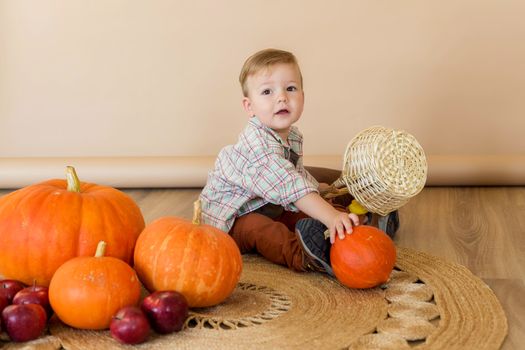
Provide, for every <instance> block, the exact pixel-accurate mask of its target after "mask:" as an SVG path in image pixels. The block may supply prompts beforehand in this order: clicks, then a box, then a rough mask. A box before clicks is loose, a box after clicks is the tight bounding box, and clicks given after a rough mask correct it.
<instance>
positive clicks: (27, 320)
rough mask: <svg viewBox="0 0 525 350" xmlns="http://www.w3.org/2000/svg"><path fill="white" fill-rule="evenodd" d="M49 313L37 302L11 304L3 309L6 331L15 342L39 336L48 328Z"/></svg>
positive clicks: (3, 321)
mask: <svg viewBox="0 0 525 350" xmlns="http://www.w3.org/2000/svg"><path fill="white" fill-rule="evenodd" d="M46 321H47V315H46V311H45V310H44V308H43V307H42V306H40V305H37V304H24V305H9V306H8V307H6V308H5V309H4V311H2V323H3V326H4V328H5V331H6V332H7V334H8V335H9V337H10V338H11V340H13V341H15V342H24V341H29V340H33V339H36V338H38V337H39V336H40V335H41V334H42V332H44V329H45V328H46Z"/></svg>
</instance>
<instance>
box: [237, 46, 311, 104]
mask: <svg viewBox="0 0 525 350" xmlns="http://www.w3.org/2000/svg"><path fill="white" fill-rule="evenodd" d="M277 63H291V64H294V65H296V66H297V68H298V69H299V64H298V63H297V59H296V58H295V56H294V54H293V53H291V52H288V51H283V50H277V49H264V50H261V51H258V52H256V53H254V54H253V55H251V56H250V57H248V59H247V60H246V61H245V62H244V65H243V66H242V69H241V74H240V75H239V82H240V83H241V87H242V93H243V95H244V96H245V97H248V87H247V86H246V79H247V78H248V77H249V76H250V75H252V74H255V73H257V72H259V71H260V70H261V69H267V68H268V67H270V66H272V65H274V64H277ZM299 74H300V75H301V86H303V76H302V74H301V70H300V69H299Z"/></svg>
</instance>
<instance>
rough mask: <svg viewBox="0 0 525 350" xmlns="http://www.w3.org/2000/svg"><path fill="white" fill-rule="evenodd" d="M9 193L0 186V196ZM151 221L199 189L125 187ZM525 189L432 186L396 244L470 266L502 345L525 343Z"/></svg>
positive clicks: (188, 205)
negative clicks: (500, 328)
mask: <svg viewBox="0 0 525 350" xmlns="http://www.w3.org/2000/svg"><path fill="white" fill-rule="evenodd" d="M7 192H9V191H6V190H0V195H2V194H5V193H7ZM124 192H126V193H128V194H129V195H130V196H131V197H133V198H134V199H135V200H136V201H137V203H138V204H139V206H140V208H141V210H142V212H143V214H144V217H145V220H146V222H147V223H149V222H151V221H153V220H155V219H156V218H159V217H161V216H165V215H175V216H179V217H185V218H188V219H190V218H191V216H192V211H193V201H194V200H195V199H196V198H197V197H198V194H199V192H200V189H125V190H124ZM524 214H525V187H429V188H425V189H424V190H423V191H422V192H421V193H420V194H419V195H418V196H417V197H415V198H413V199H412V200H411V201H410V202H409V203H408V204H407V205H405V206H404V207H403V208H402V209H401V210H400V218H401V228H400V230H399V232H398V234H397V236H396V239H395V241H396V244H398V245H400V246H403V247H410V248H414V249H417V250H420V251H423V252H426V253H429V254H433V255H435V256H439V257H441V258H443V259H445V260H447V261H451V262H456V263H460V264H462V265H465V266H466V267H468V268H469V269H470V270H471V271H472V272H473V273H474V274H475V275H477V276H478V277H480V278H481V279H483V280H484V281H485V283H487V284H488V285H489V286H490V287H491V288H492V290H493V291H494V293H495V294H496V296H497V297H498V299H499V300H500V302H501V304H502V306H503V308H504V310H505V312H506V315H507V318H508V322H509V334H508V336H507V338H506V340H505V342H504V344H503V347H502V349H505V350H510V349H516V350H517V349H523V347H524V345H523V344H525V297H524V296H525V215H524Z"/></svg>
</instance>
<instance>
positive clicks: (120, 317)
mask: <svg viewBox="0 0 525 350" xmlns="http://www.w3.org/2000/svg"><path fill="white" fill-rule="evenodd" d="M109 330H110V332H111V336H112V337H113V338H115V339H116V340H118V341H119V342H121V343H123V344H138V343H142V342H144V341H145V340H146V339H147V338H148V336H149V332H150V326H149V322H148V319H147V318H146V315H144V312H142V310H141V309H139V308H138V307H136V306H125V307H123V308H122V309H120V310H119V311H117V313H116V314H115V316H113V317H112V318H111V323H110V325H109Z"/></svg>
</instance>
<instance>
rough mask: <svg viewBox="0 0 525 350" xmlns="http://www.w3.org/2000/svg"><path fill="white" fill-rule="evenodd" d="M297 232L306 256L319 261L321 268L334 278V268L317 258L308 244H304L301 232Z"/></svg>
mask: <svg viewBox="0 0 525 350" xmlns="http://www.w3.org/2000/svg"><path fill="white" fill-rule="evenodd" d="M296 231H297V237H298V238H299V240H300V241H301V245H302V247H303V248H304V250H305V252H306V254H308V256H309V257H311V258H313V259H314V260H315V261H317V262H318V263H320V264H321V266H322V267H323V268H324V269H325V272H326V273H327V274H329V275H330V276H334V271H333V270H332V267H331V266H330V265H328V264H327V263H326V262H324V261H323V260H322V259H319V258H318V257H317V256H315V254H313V253H312V252H311V251H310V249H309V248H308V246H307V245H306V243H305V242H304V240H303V236H302V235H301V232H299V230H296Z"/></svg>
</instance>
